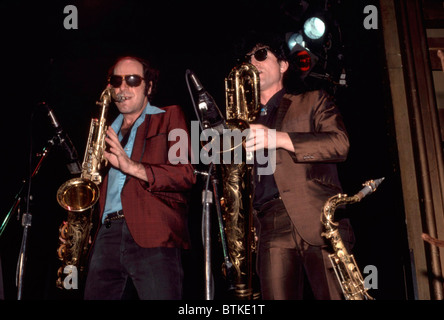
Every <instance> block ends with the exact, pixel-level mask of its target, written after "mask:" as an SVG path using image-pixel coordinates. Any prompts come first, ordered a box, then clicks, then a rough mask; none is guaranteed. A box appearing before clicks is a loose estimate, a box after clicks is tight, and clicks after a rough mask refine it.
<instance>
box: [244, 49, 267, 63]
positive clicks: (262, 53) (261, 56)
mask: <svg viewBox="0 0 444 320" xmlns="http://www.w3.org/2000/svg"><path fill="white" fill-rule="evenodd" d="M251 56H254V58H255V59H256V60H257V61H264V60H265V59H267V56H268V49H267V48H262V49H258V50H256V51H255V52H253V53H250V54H247V55H245V60H246V61H248V62H251Z"/></svg>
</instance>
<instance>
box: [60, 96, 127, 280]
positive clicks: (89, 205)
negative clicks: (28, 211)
mask: <svg viewBox="0 0 444 320" xmlns="http://www.w3.org/2000/svg"><path fill="white" fill-rule="evenodd" d="M113 98H114V100H116V101H121V100H123V99H124V97H120V96H118V95H115V93H114V91H113V90H112V89H111V88H106V89H105V90H104V91H103V92H102V94H101V96H100V101H98V102H97V105H99V106H101V112H100V118H99V119H95V118H93V119H91V125H90V130H89V136H88V142H87V145H86V150H85V155H84V158H83V163H82V173H81V175H80V177H78V178H73V179H71V180H68V181H67V182H65V183H64V184H62V185H61V186H60V188H59V189H58V190H57V201H58V203H59V205H60V206H61V207H62V208H64V209H65V210H67V211H68V218H67V221H66V222H64V223H63V224H62V225H61V226H60V228H59V239H60V246H59V248H58V250H57V253H58V257H59V259H60V260H61V261H62V266H61V267H60V268H59V270H58V277H59V278H58V279H57V287H59V288H65V287H66V286H65V285H64V280H63V279H62V277H63V275H65V276H67V275H69V274H71V273H72V272H73V267H75V270H76V271H77V275H80V276H81V275H82V274H83V273H84V271H85V268H86V258H87V252H88V247H89V236H90V232H91V228H92V213H93V210H94V205H95V204H96V203H97V201H98V199H99V197H100V191H99V184H100V183H101V182H102V176H101V174H100V171H101V169H102V167H103V166H104V165H106V159H105V157H104V149H105V136H106V130H107V126H106V116H107V113H108V109H109V105H110V103H111V101H112V99H113ZM67 267H68V268H67Z"/></svg>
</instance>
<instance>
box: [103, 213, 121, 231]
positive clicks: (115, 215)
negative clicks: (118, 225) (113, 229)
mask: <svg viewBox="0 0 444 320" xmlns="http://www.w3.org/2000/svg"><path fill="white" fill-rule="evenodd" d="M123 218H125V216H124V215H123V211H122V210H119V211H116V212H111V213H108V214H107V215H106V218H105V220H103V224H104V225H105V227H107V228H109V227H110V226H111V221H115V220H120V219H123Z"/></svg>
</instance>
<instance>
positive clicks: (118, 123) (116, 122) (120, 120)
mask: <svg viewBox="0 0 444 320" xmlns="http://www.w3.org/2000/svg"><path fill="white" fill-rule="evenodd" d="M163 112H165V110H162V109H160V108H158V107H155V106H152V105H151V104H150V103H149V102H148V103H147V104H146V106H145V109H144V110H143V112H142V114H141V115H140V117H139V118H138V119H137V120H136V122H134V126H133V127H136V128H137V127H138V126H139V125H140V124H141V123H142V122H143V121H144V120H145V116H146V115H149V114H158V113H163ZM122 123H123V115H122V114H119V115H118V116H117V118H116V119H115V120H114V122H113V123H112V124H111V128H113V129H114V131H115V132H119V131H120V127H121V126H122Z"/></svg>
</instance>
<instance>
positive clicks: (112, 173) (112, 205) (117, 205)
mask: <svg viewBox="0 0 444 320" xmlns="http://www.w3.org/2000/svg"><path fill="white" fill-rule="evenodd" d="M162 112H165V111H164V110H162V109H159V108H157V107H154V106H152V105H151V104H150V103H149V102H148V103H147V105H146V107H145V109H144V111H143V112H142V114H141V115H140V117H139V118H137V120H136V122H134V125H133V127H132V128H131V132H130V134H129V138H128V142H127V143H126V145H125V148H124V150H125V153H126V154H127V155H128V157H131V154H132V152H133V146H134V140H135V138H136V133H137V128H138V127H139V126H140V125H141V124H142V123H143V121H145V116H146V115H148V114H157V113H162ZM122 123H123V115H122V114H119V115H118V116H117V118H116V120H114V122H113V123H112V124H111V128H113V129H114V131H115V132H117V134H118V136H119V140H120V141H122V139H123V136H122V132H121V130H120V128H121V127H122ZM125 179H126V174H124V173H123V172H122V171H120V170H118V169H116V168H114V167H111V168H110V170H109V173H108V189H107V194H106V202H105V209H104V211H103V218H102V221H103V220H105V218H106V216H107V215H108V213H112V212H116V211H119V210H122V201H121V198H120V194H121V192H122V189H123V185H124V183H125Z"/></svg>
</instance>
